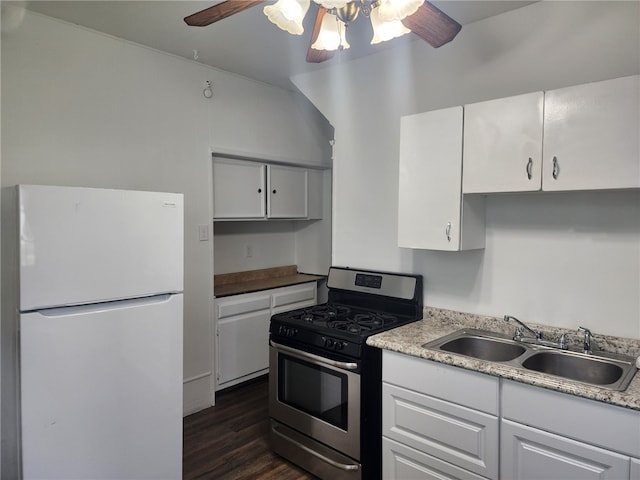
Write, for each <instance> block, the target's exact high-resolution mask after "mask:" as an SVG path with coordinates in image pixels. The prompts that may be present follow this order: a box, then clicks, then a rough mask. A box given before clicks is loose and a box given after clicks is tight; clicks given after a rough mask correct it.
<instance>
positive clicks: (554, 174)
mask: <svg viewBox="0 0 640 480" xmlns="http://www.w3.org/2000/svg"><path fill="white" fill-rule="evenodd" d="M558 175H560V163H559V162H558V157H553V171H552V172H551V176H552V177H553V179H554V180H557V179H558Z"/></svg>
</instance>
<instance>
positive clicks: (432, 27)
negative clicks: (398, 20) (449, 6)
mask: <svg viewBox="0 0 640 480" xmlns="http://www.w3.org/2000/svg"><path fill="white" fill-rule="evenodd" d="M402 24H403V25H404V26H405V27H407V28H408V29H409V30H411V31H412V32H413V33H415V34H416V35H418V36H419V37H420V38H422V39H423V40H424V41H426V42H427V43H428V44H429V45H431V46H432V47H435V48H438V47H440V46H442V45H444V44H445V43H448V42H450V41H451V40H453V39H454V38H455V36H456V35H457V34H458V32H459V31H460V29H461V28H462V25H460V24H459V23H458V22H456V21H455V20H454V19H453V18H451V17H450V16H449V15H447V14H446V13H444V12H442V11H441V10H440V9H438V8H437V7H435V6H433V5H431V4H430V3H429V2H427V1H425V2H424V3H423V4H422V5H420V8H419V9H418V11H417V12H416V13H414V14H413V15H410V16H408V17H406V18H405V19H403V20H402Z"/></svg>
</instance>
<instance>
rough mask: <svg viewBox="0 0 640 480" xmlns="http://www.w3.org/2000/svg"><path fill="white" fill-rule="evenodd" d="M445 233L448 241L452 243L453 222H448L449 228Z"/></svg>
mask: <svg viewBox="0 0 640 480" xmlns="http://www.w3.org/2000/svg"><path fill="white" fill-rule="evenodd" d="M444 233H445V235H446V236H447V241H448V242H450V241H451V222H447V228H446V229H445V231H444Z"/></svg>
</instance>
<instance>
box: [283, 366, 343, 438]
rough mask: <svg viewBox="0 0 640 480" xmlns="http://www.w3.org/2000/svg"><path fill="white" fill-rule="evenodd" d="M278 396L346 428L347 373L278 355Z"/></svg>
mask: <svg viewBox="0 0 640 480" xmlns="http://www.w3.org/2000/svg"><path fill="white" fill-rule="evenodd" d="M278 358H279V361H278V363H279V365H278V367H279V368H278V377H279V379H278V383H279V385H278V397H279V398H278V399H279V400H280V401H281V402H283V403H286V404H287V405H290V406H292V407H294V408H297V409H298V410H302V411H303V412H305V413H308V414H310V415H313V416H314V417H316V418H319V419H321V420H324V421H325V422H328V423H330V424H332V425H335V426H336V427H338V428H341V429H342V430H347V425H348V423H347V420H348V419H347V410H348V409H347V406H348V405H347V398H348V395H347V394H348V386H347V375H346V374H344V373H340V372H336V371H335V370H330V369H328V368H324V367H321V366H318V365H314V364H311V363H309V362H305V361H304V360H299V359H297V358H292V357H289V356H287V355H283V354H280V355H279V356H278Z"/></svg>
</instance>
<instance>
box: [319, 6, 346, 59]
mask: <svg viewBox="0 0 640 480" xmlns="http://www.w3.org/2000/svg"><path fill="white" fill-rule="evenodd" d="M345 31H346V27H345V25H344V23H342V22H341V21H340V20H338V18H337V17H336V16H335V15H332V14H331V13H327V14H326V15H325V16H324V17H323V18H322V25H321V26H320V32H319V33H318V38H317V39H316V41H315V42H314V43H313V44H312V45H311V48H312V49H314V50H343V49H347V48H350V47H351V45H349V42H347V39H346V37H345Z"/></svg>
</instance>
